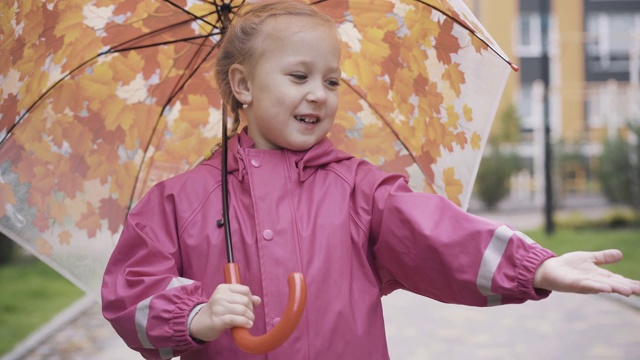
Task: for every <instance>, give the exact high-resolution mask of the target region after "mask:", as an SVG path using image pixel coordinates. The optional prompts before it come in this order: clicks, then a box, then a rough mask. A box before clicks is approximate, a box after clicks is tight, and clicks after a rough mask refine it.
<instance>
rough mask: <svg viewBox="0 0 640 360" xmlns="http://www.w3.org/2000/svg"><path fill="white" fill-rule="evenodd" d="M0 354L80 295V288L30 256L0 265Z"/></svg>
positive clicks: (6, 351) (4, 352)
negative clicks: (0, 288)
mask: <svg viewBox="0 0 640 360" xmlns="http://www.w3.org/2000/svg"><path fill="white" fill-rule="evenodd" d="M0 284H2V290H1V291H0V355H3V354H6V353H8V352H9V351H11V350H12V349H13V347H14V346H15V345H16V344H18V343H19V342H20V341H22V340H23V339H24V338H26V337H27V336H28V335H29V334H30V333H31V332H33V331H34V330H36V329H38V328H39V327H40V326H41V325H44V324H45V323H46V322H47V321H49V320H50V319H51V318H53V317H54V316H55V315H56V314H57V313H59V312H60V311H62V310H63V309H65V308H66V307H67V306H69V305H71V304H72V303H73V302H74V301H76V300H77V299H79V298H80V297H82V295H83V292H82V291H81V290H80V289H78V288H77V287H76V286H75V285H73V284H72V283H70V282H69V281H68V280H67V279H65V278H63V277H62V276H61V275H59V274H58V273H57V272H55V271H54V270H53V269H51V268H50V267H49V266H47V265H46V264H44V263H43V262H41V261H40V260H38V259H37V258H31V257H27V258H25V257H21V258H20V257H17V259H15V260H13V261H12V262H10V263H8V264H4V265H0Z"/></svg>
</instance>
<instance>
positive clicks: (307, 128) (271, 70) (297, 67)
mask: <svg viewBox="0 0 640 360" xmlns="http://www.w3.org/2000/svg"><path fill="white" fill-rule="evenodd" d="M255 46H256V48H257V50H256V51H257V52H256V54H255V56H254V58H253V59H252V61H251V62H250V64H248V65H247V67H246V68H245V70H246V73H245V76H246V88H247V92H246V93H247V94H248V97H246V98H244V99H240V100H241V101H243V102H245V103H248V107H247V108H246V109H245V110H244V112H245V115H246V117H247V122H248V125H249V129H248V132H249V136H250V137H251V138H252V139H253V141H254V142H255V147H256V148H258V149H282V148H284V149H289V150H294V151H301V150H307V149H309V148H310V147H312V146H313V145H315V144H316V143H318V142H319V141H320V140H322V138H324V137H325V136H326V135H327V133H328V132H329V130H330V129H331V126H332V125H333V121H334V119H335V115H336V111H337V109H338V85H339V82H340V74H341V73H340V41H339V39H338V36H337V32H336V29H335V27H333V26H331V25H329V24H325V23H322V22H320V21H319V20H316V19H308V18H302V17H294V16H285V17H280V18H274V19H272V20H270V21H268V22H267V23H266V24H265V32H264V35H263V36H262V37H261V39H259V41H258V42H257V43H256V45H255Z"/></svg>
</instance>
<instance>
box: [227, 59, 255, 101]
mask: <svg viewBox="0 0 640 360" xmlns="http://www.w3.org/2000/svg"><path fill="white" fill-rule="evenodd" d="M229 82H230V84H231V90H232V91H233V95H234V96H235V97H236V99H238V101H240V102H241V103H243V104H249V103H251V100H253V98H252V96H251V87H250V86H249V78H248V77H247V69H246V68H245V67H244V66H242V65H240V64H233V65H231V67H230V68H229Z"/></svg>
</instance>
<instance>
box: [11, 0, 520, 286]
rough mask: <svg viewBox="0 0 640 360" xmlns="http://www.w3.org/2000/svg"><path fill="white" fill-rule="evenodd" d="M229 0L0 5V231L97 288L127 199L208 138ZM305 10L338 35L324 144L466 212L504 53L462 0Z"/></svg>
mask: <svg viewBox="0 0 640 360" xmlns="http://www.w3.org/2000/svg"><path fill="white" fill-rule="evenodd" d="M243 4H244V1H228V0H227V1H225V2H223V1H207V2H205V1H197V0H188V1H187V0H179V1H178V0H176V1H161V0H155V1H154V0H143V1H125V0H108V1H107V0H67V1H64V0H57V1H56V0H44V1H17V0H15V1H5V2H3V3H2V4H0V13H2V14H6V16H3V17H1V18H0V41H1V43H0V231H2V232H3V233H4V234H6V235H7V236H9V237H10V238H12V239H13V240H15V241H16V242H18V243H19V244H20V245H21V246H23V247H24V248H26V249H28V250H29V251H31V252H32V253H34V254H35V255H37V256H38V257H40V258H41V259H42V260H43V261H45V262H46V263H47V264H49V265H50V266H52V267H53V268H55V269H56V270H57V271H59V272H60V273H62V274H63V275H64V276H66V277H67V278H69V279H70V280H71V281H72V282H74V283H75V284H76V285H78V286H79V287H80V288H82V289H83V290H85V291H86V292H87V293H89V294H91V295H94V296H95V297H96V298H98V297H99V295H98V294H99V288H100V283H101V279H102V273H103V271H104V268H105V265H106V262H107V260H108V258H109V255H110V253H111V251H112V249H113V247H114V246H115V243H116V242H117V240H118V237H119V234H120V231H121V229H122V224H123V221H124V219H125V216H126V214H127V212H128V211H129V209H130V208H131V207H132V206H133V205H134V204H135V203H136V202H137V201H138V200H139V199H140V198H141V196H142V195H143V194H144V193H145V192H146V191H147V190H148V189H149V188H150V187H151V186H152V185H153V184H155V183H156V182H158V181H160V180H163V179H165V178H168V177H170V176H172V175H175V174H178V173H180V172H183V171H185V170H186V169H188V168H189V167H191V166H193V164H194V163H196V162H197V161H198V159H199V158H200V157H201V156H202V155H203V154H204V153H206V152H207V151H208V150H209V149H211V148H212V147H213V146H214V145H215V144H217V143H219V142H220V140H221V133H222V132H221V119H222V111H221V98H220V96H219V94H218V92H217V89H216V87H215V80H214V73H213V62H214V60H215V55H216V44H217V43H218V41H219V39H220V29H221V23H222V22H221V18H220V15H221V14H222V13H223V11H222V10H224V11H227V10H228V11H230V19H231V21H233V16H234V14H235V12H236V11H237V10H238V9H239V8H240V7H241V6H242V5H243ZM315 6H317V7H318V9H320V11H322V12H325V13H327V14H329V15H331V16H332V17H333V18H334V19H335V20H336V22H337V26H338V28H339V32H340V35H341V37H342V40H343V50H342V57H343V59H342V64H341V66H342V71H343V75H342V81H341V86H340V108H339V113H338V116H337V118H336V122H335V125H334V127H333V129H332V131H331V133H330V138H331V140H332V141H333V142H334V144H336V146H337V147H339V148H341V149H343V150H345V151H347V152H349V153H352V154H354V155H355V156H358V157H363V158H366V159H368V160H369V161H371V162H372V163H374V164H376V165H378V166H380V167H381V168H383V169H385V170H389V171H394V172H400V173H403V174H406V175H407V176H408V177H409V179H410V184H411V185H412V187H413V188H414V189H416V190H419V191H428V192H436V193H440V194H442V195H444V196H447V197H448V198H449V199H451V200H452V201H453V202H455V203H457V204H459V205H460V206H462V207H463V208H466V206H467V204H468V201H469V198H470V194H471V189H472V185H473V181H474V179H475V174H476V171H477V168H478V165H479V162H480V159H481V155H482V150H483V148H484V144H485V142H486V138H487V135H488V133H489V130H490V127H491V123H492V120H493V117H494V114H495V111H496V108H497V104H498V101H499V98H500V96H501V94H502V90H503V85H504V82H505V81H506V78H507V76H508V73H509V71H510V66H509V65H510V63H509V62H508V61H507V60H506V57H505V56H504V54H503V53H502V52H501V50H500V49H499V48H498V46H497V45H496V44H495V43H494V41H493V40H492V39H491V37H490V36H489V34H487V32H486V31H485V30H484V29H483V28H482V26H481V25H480V24H479V23H478V22H477V20H476V19H475V18H474V17H473V15H472V14H471V13H470V12H469V10H468V9H467V8H466V6H465V5H464V3H463V2H462V1H458V0H449V1H444V0H441V1H437V0H430V1H415V0H388V1H383V0H376V1H365V0H352V1H346V0H326V1H317V3H315ZM221 256H223V255H221Z"/></svg>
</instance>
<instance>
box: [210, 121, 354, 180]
mask: <svg viewBox="0 0 640 360" xmlns="http://www.w3.org/2000/svg"><path fill="white" fill-rule="evenodd" d="M254 145H255V143H254V142H253V140H252V139H251V138H250V137H249V135H248V134H247V128H246V127H245V128H243V129H242V131H240V132H239V133H238V134H237V135H236V136H234V137H232V138H231V139H229V141H228V142H227V146H228V152H227V172H228V173H229V174H230V175H232V176H235V177H236V178H237V179H238V180H239V181H241V182H242V181H243V179H244V177H245V175H246V171H245V169H246V164H245V161H244V159H247V158H248V157H247V156H246V153H247V150H248V149H253V148H254ZM271 151H284V152H286V153H287V154H288V155H290V158H291V159H293V161H294V162H295V167H296V169H297V172H298V180H299V181H301V182H303V181H305V180H307V179H308V178H309V177H310V176H311V175H313V173H314V172H315V171H316V170H317V169H318V168H320V167H323V166H326V165H329V164H331V163H334V162H338V161H342V160H347V159H351V158H353V156H352V155H349V154H347V153H345V152H343V151H340V150H337V149H336V148H335V147H334V146H333V144H332V143H331V140H329V139H328V138H327V137H325V138H323V139H322V140H321V141H320V142H319V143H317V144H315V145H314V146H312V147H311V148H310V149H308V150H305V151H291V150H287V149H282V150H271ZM221 157H222V151H217V152H215V153H214V154H213V156H211V158H209V159H208V160H206V161H204V162H203V165H207V166H212V167H214V168H216V169H218V170H221V161H220V158H221Z"/></svg>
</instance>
